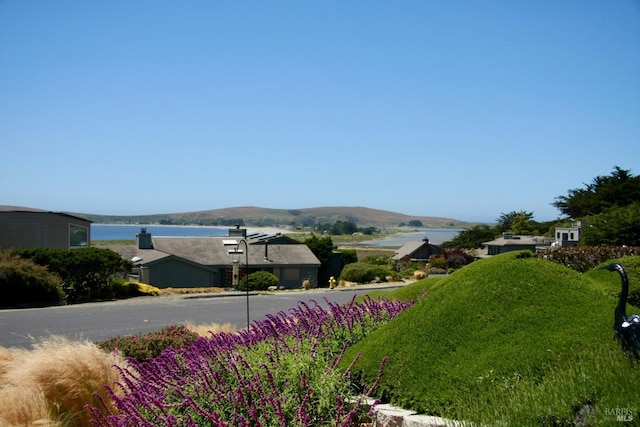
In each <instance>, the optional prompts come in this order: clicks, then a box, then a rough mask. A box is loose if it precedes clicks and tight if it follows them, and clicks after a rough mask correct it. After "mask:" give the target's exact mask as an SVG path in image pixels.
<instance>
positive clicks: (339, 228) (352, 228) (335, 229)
mask: <svg viewBox="0 0 640 427" xmlns="http://www.w3.org/2000/svg"><path fill="white" fill-rule="evenodd" d="M356 231H358V226H357V225H356V224H355V223H353V222H349V221H336V222H334V223H333V225H332V226H331V234H332V235H334V236H340V235H345V234H353V233H355V232H356Z"/></svg>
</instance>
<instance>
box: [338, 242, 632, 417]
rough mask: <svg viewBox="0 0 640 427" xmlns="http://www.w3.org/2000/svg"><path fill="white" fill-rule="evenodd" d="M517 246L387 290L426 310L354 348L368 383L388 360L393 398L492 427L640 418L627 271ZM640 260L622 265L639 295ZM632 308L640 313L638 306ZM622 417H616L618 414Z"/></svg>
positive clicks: (387, 382) (386, 396) (385, 385)
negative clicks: (617, 328)
mask: <svg viewBox="0 0 640 427" xmlns="http://www.w3.org/2000/svg"><path fill="white" fill-rule="evenodd" d="M527 254H528V253H522V252H518V253H510V254H505V255H500V256H495V257H492V258H490V259H486V260H481V261H477V262H474V263H473V264H471V265H469V266H467V267H465V268H463V269H461V270H459V271H457V272H455V273H454V274H451V275H449V276H447V277H445V278H442V279H430V278H428V279H425V280H423V281H420V282H417V283H415V284H413V285H410V286H407V287H405V288H402V289H399V290H397V291H395V292H392V293H386V295H387V296H388V297H390V298H394V297H397V298H401V299H406V298H416V297H417V296H422V297H421V298H420V299H419V301H418V302H417V303H416V305H415V306H414V307H413V308H411V309H409V310H408V311H406V312H404V313H402V314H401V315H400V316H399V317H398V318H396V319H395V320H394V321H393V322H391V323H389V324H388V325H385V326H384V327H382V328H381V329H380V330H378V331H376V332H375V333H373V334H372V335H371V336H369V337H368V338H366V339H365V340H363V341H361V342H359V343H357V344H356V345H355V346H353V347H352V348H350V349H349V350H348V353H347V355H346V356H347V357H345V360H344V363H345V364H347V363H349V362H350V360H352V359H353V358H354V357H355V355H356V354H357V353H360V352H362V356H361V358H360V360H359V361H358V362H357V364H356V370H357V369H361V370H362V371H363V377H364V379H365V380H369V381H370V380H372V379H373V378H375V376H376V374H377V369H378V366H379V365H378V364H379V361H380V359H381V358H382V357H384V356H389V357H390V359H389V361H388V363H387V366H386V369H385V373H384V376H383V380H382V382H381V384H380V387H379V393H380V396H381V397H382V398H383V400H385V401H390V402H391V403H393V404H396V405H398V406H401V407H403V408H405V409H413V410H416V411H419V412H421V413H426V414H433V415H439V416H443V417H447V418H452V419H457V420H466V421H472V422H477V423H490V424H492V425H496V424H497V425H574V422H577V423H578V425H581V424H580V423H585V424H584V425H594V424H596V425H601V424H603V423H608V422H610V421H611V422H615V414H614V413H615V410H616V409H624V410H626V409H629V410H630V411H631V412H632V413H633V416H634V417H635V419H636V420H638V417H639V416H640V413H639V408H640V387H638V384H640V366H639V365H638V364H637V363H636V362H635V361H631V360H630V359H629V358H628V357H627V356H626V355H625V354H623V353H622V351H621V350H620V348H619V346H618V344H617V342H616V341H614V340H613V331H612V324H613V310H614V307H615V305H616V297H617V293H618V292H619V287H620V280H619V277H618V276H617V274H613V273H610V272H608V271H602V270H600V271H590V272H587V273H585V274H580V273H578V272H576V271H574V270H571V269H569V268H566V267H564V266H561V265H558V264H555V263H552V262H549V261H545V260H542V259H538V258H535V257H529V256H527ZM639 260H640V257H628V258H625V259H623V260H622V263H623V265H625V267H627V271H628V273H629V275H630V280H631V283H632V290H633V289H634V288H637V287H638V283H637V282H638V281H640V280H639V274H640V261H639ZM629 312H630V313H631V312H640V309H636V308H634V307H632V306H629ZM612 417H613V419H612Z"/></svg>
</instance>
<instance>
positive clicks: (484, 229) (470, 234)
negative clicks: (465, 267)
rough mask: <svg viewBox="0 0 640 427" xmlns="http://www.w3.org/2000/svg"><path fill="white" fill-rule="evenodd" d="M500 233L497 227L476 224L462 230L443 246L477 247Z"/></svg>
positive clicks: (451, 247) (450, 247)
mask: <svg viewBox="0 0 640 427" xmlns="http://www.w3.org/2000/svg"><path fill="white" fill-rule="evenodd" d="M498 235H500V233H499V232H498V231H497V230H496V228H495V227H490V226H488V225H475V226H473V227H472V228H467V229H464V230H462V231H461V232H460V233H459V234H458V235H457V236H456V237H455V238H454V239H452V240H450V241H448V242H444V243H443V244H442V245H441V246H442V247H443V248H448V249H453V248H459V249H476V248H479V247H481V246H482V243H484V242H488V241H490V240H493V239H495V238H496V237H497V236H498Z"/></svg>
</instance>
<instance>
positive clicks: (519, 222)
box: [495, 211, 533, 234]
mask: <svg viewBox="0 0 640 427" xmlns="http://www.w3.org/2000/svg"><path fill="white" fill-rule="evenodd" d="M532 219H533V212H526V211H519V212H516V211H511V212H509V213H501V214H500V218H498V219H497V220H496V222H497V224H496V227H495V228H496V230H497V231H498V233H504V232H506V231H509V232H512V233H514V234H527V233H528V232H529V231H530V230H529V229H530V228H531V224H530V222H531V221H532Z"/></svg>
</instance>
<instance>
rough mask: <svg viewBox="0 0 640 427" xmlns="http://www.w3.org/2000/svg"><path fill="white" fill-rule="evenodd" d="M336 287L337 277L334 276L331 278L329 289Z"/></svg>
mask: <svg viewBox="0 0 640 427" xmlns="http://www.w3.org/2000/svg"><path fill="white" fill-rule="evenodd" d="M335 287H336V279H334V277H333V276H331V277H330V278H329V289H333V288H335Z"/></svg>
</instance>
